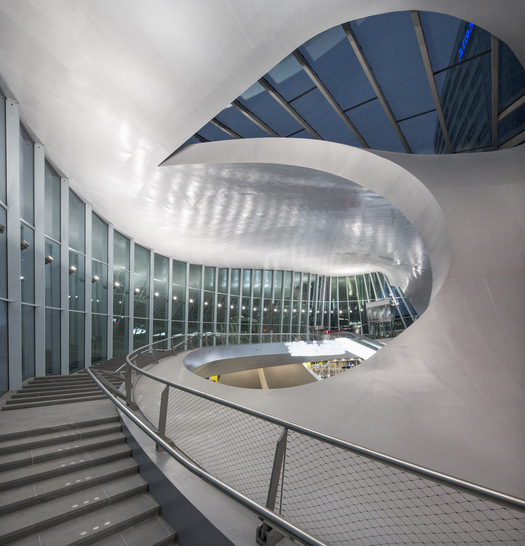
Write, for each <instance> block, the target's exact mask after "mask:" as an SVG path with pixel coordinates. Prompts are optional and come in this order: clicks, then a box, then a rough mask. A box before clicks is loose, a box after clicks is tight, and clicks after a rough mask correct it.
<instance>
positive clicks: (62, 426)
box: [0, 415, 118, 442]
mask: <svg viewBox="0 0 525 546" xmlns="http://www.w3.org/2000/svg"><path fill="white" fill-rule="evenodd" d="M115 422H118V416H117V415H111V416H108V417H99V418H98V419H90V420H88V421H78V422H75V423H57V424H56V425H52V426H49V427H42V428H35V429H29V430H22V431H16V432H8V433H6V434H0V442H4V441H7V440H15V439H17V438H34V437H37V436H41V435H43V434H54V433H60V432H66V431H73V430H75V431H77V430H78V431H82V430H84V429H85V428H89V427H94V426H97V425H104V424H106V423H115Z"/></svg>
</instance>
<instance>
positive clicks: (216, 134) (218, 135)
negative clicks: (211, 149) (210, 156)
mask: <svg viewBox="0 0 525 546" xmlns="http://www.w3.org/2000/svg"><path fill="white" fill-rule="evenodd" d="M197 132H198V133H199V135H200V136H202V137H204V138H205V139H206V140H210V141H212V142H213V141H215V140H231V139H232V138H233V137H232V136H230V135H229V134H228V133H225V132H224V131H222V130H221V129H219V128H218V127H217V126H216V125H213V123H212V122H211V121H210V122H208V123H207V124H206V125H205V126H204V127H203V128H202V129H201V130H200V131H197Z"/></svg>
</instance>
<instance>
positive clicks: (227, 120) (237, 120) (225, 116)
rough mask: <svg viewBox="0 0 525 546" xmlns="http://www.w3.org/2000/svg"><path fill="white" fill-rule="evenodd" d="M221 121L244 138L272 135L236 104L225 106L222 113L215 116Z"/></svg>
mask: <svg viewBox="0 0 525 546" xmlns="http://www.w3.org/2000/svg"><path fill="white" fill-rule="evenodd" d="M215 117H216V119H218V120H219V121H220V122H221V123H223V124H224V125H226V127H229V128H230V129H232V130H233V131H235V132H236V133H237V134H238V135H240V136H242V137H243V138H258V137H267V136H270V135H269V134H268V133H267V132H266V131H263V130H262V129H261V128H260V127H259V126H258V125H256V124H255V123H254V122H253V121H251V120H249V119H248V118H247V117H246V116H245V115H244V114H243V113H242V112H239V110H237V108H235V106H229V107H228V108H225V109H224V110H223V111H222V112H221V113H220V114H218V115H217V116H215Z"/></svg>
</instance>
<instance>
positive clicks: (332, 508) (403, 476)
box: [280, 431, 525, 545]
mask: <svg viewBox="0 0 525 546" xmlns="http://www.w3.org/2000/svg"><path fill="white" fill-rule="evenodd" d="M282 488H283V491H282V498H283V500H282V506H280V513H281V515H282V516H283V517H285V518H286V519H287V520H289V521H290V522H292V523H293V524H295V525H296V526H297V527H300V528H301V529H305V530H306V531H309V532H310V533H312V534H315V536H317V537H318V538H319V539H320V540H322V541H324V542H326V543H328V544H349V543H356V544H371V545H376V544H388V543H394V544H432V543H439V544H464V543H465V542H467V543H473V542H476V541H480V542H484V541H487V538H483V537H492V538H491V540H502V541H503V542H505V541H512V540H514V539H515V538H516V537H521V540H523V538H524V537H525V530H524V529H523V526H524V518H523V513H522V512H520V511H518V510H512V509H509V508H506V507H503V506H502V505H500V504H498V503H496V502H491V501H489V500H486V499H481V498H479V497H478V496H476V495H474V494H469V493H466V492H463V491H458V490H456V489H454V488H452V487H450V486H447V485H444V484H441V483H438V482H436V481H434V480H431V479H428V478H423V477H421V476H418V475H416V474H413V473H411V472H407V471H404V470H402V469H400V468H396V467H393V466H390V465H387V464H385V463H382V462H378V461H375V460H373V459H369V458H367V457H365V456H362V455H359V454H355V453H352V452H351V451H348V450H345V449H343V448H340V447H337V446H334V445H331V444H327V443H324V442H320V441H318V440H317V439H315V438H310V437H308V436H305V435H303V434H299V433H297V432H293V431H290V432H289V434H288V442H287V452H286V468H285V474H284V484H283V485H282ZM496 529H497V530H498V533H499V534H498V533H496V534H495V535H494V533H493V531H494V530H496ZM505 529H506V530H507V531H509V532H503V534H502V530H505ZM499 536H501V537H502V538H498V539H496V537H499ZM503 537H506V538H503Z"/></svg>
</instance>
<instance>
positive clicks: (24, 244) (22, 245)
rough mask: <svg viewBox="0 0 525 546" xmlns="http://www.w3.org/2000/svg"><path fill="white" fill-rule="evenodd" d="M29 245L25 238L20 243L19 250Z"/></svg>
mask: <svg viewBox="0 0 525 546" xmlns="http://www.w3.org/2000/svg"><path fill="white" fill-rule="evenodd" d="M30 246H31V243H29V242H28V241H26V240H25V239H24V240H23V241H22V242H21V243H20V250H25V249H26V248H29V247H30Z"/></svg>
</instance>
